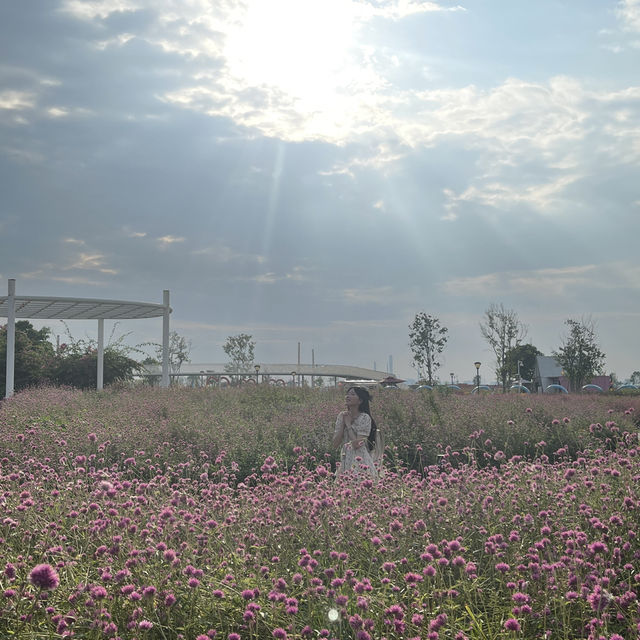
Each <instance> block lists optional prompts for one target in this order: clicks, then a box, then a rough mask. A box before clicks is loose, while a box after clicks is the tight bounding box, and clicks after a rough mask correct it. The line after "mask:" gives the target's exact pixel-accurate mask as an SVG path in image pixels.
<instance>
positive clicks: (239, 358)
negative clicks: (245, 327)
mask: <svg viewBox="0 0 640 640" xmlns="http://www.w3.org/2000/svg"><path fill="white" fill-rule="evenodd" d="M255 346H256V343H255V342H254V341H253V339H252V336H250V335H249V334H247V333H239V334H238V335H237V336H229V337H228V338H227V340H226V342H225V343H224V345H223V346H222V349H223V351H224V352H225V353H226V354H227V356H229V362H228V363H227V364H226V365H225V366H224V370H225V371H226V372H228V373H235V374H238V373H240V372H247V371H249V369H250V368H251V365H252V364H253V350H254V349H255Z"/></svg>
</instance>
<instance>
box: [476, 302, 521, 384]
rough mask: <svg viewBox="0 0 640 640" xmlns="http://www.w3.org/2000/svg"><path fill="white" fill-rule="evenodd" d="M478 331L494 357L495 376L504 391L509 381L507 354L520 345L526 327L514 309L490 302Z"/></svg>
mask: <svg viewBox="0 0 640 640" xmlns="http://www.w3.org/2000/svg"><path fill="white" fill-rule="evenodd" d="M480 331H481V332H482V336H483V337H484V339H485V340H486V341H487V342H488V343H489V346H490V347H491V349H492V350H493V353H494V355H495V357H496V368H495V372H496V378H497V379H498V380H499V381H500V382H501V383H502V392H503V393H506V391H507V383H508V381H509V367H508V366H507V354H508V353H509V351H511V349H513V348H514V347H517V346H519V345H520V342H521V341H522V340H523V339H524V338H525V336H526V335H527V328H526V327H525V325H524V324H522V322H520V320H519V319H518V314H517V313H516V312H515V311H513V310H511V309H505V308H504V306H503V305H502V304H500V305H497V304H491V305H490V306H489V308H488V309H487V310H486V311H485V321H484V323H482V322H481V323H480Z"/></svg>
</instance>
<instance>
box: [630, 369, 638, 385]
mask: <svg viewBox="0 0 640 640" xmlns="http://www.w3.org/2000/svg"><path fill="white" fill-rule="evenodd" d="M629 382H630V383H631V384H635V385H636V386H638V385H640V371H634V372H633V373H632V374H631V377H630V378H629Z"/></svg>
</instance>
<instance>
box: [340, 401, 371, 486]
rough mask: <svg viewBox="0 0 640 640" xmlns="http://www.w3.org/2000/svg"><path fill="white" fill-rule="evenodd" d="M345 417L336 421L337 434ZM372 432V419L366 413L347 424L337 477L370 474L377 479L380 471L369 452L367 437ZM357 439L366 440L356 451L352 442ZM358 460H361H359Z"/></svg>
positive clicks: (360, 414)
mask: <svg viewBox="0 0 640 640" xmlns="http://www.w3.org/2000/svg"><path fill="white" fill-rule="evenodd" d="M342 421H343V416H342V414H340V415H339V416H338V417H337V419H336V433H337V432H338V431H339V430H340V427H341V426H342ZM370 432H371V418H370V416H369V415H368V414H366V413H359V414H358V417H357V418H356V419H355V420H354V421H353V422H352V423H351V424H350V425H349V426H347V425H346V424H345V427H344V436H343V438H342V450H341V452H340V466H339V467H338V468H337V469H336V475H338V476H339V475H341V474H343V473H345V472H347V471H351V472H352V473H363V472H364V473H368V474H369V475H370V476H371V477H373V478H377V477H378V471H377V469H376V465H375V463H374V460H373V457H372V456H371V453H370V452H369V447H368V445H367V437H368V436H369V433H370ZM356 438H360V439H361V440H364V442H363V444H362V446H361V447H360V448H358V449H354V448H353V446H352V445H351V441H352V440H355V439H356ZM356 458H360V459H359V460H357V459H356Z"/></svg>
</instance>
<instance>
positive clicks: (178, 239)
mask: <svg viewBox="0 0 640 640" xmlns="http://www.w3.org/2000/svg"><path fill="white" fill-rule="evenodd" d="M155 241H156V244H157V245H158V246H159V247H160V248H161V249H166V248H167V247H170V246H171V245H173V244H178V243H182V242H184V241H185V238H183V237H182V236H172V235H167V236H161V237H160V238H156V239H155Z"/></svg>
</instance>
